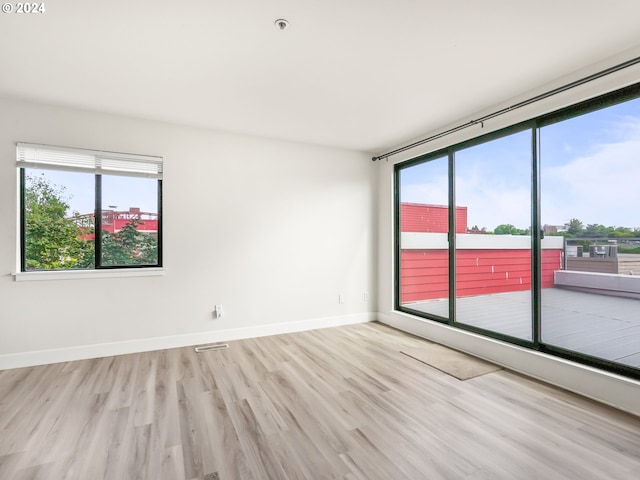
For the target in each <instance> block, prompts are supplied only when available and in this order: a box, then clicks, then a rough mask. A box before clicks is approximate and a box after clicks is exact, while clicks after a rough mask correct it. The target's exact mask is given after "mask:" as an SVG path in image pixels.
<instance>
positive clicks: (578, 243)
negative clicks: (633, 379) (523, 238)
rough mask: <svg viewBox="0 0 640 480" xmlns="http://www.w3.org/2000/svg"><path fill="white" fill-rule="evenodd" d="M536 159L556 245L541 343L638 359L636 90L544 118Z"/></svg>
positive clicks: (639, 126) (639, 111) (639, 102)
mask: <svg viewBox="0 0 640 480" xmlns="http://www.w3.org/2000/svg"><path fill="white" fill-rule="evenodd" d="M578 113H580V112H578ZM540 165H541V183H540V185H541V218H542V224H543V228H544V230H545V232H546V233H547V235H546V238H545V240H546V241H548V240H550V239H553V240H555V241H556V243H558V244H559V246H560V248H562V254H563V257H562V259H561V261H558V259H553V260H552V262H553V266H554V269H555V278H554V279H551V280H550V281H549V282H547V283H546V284H543V288H542V295H541V299H542V318H541V326H542V342H544V343H545V344H547V345H549V346H552V347H559V348H561V349H563V350H569V351H573V352H576V353H578V354H581V355H588V356H591V357H597V358H599V359H603V360H606V361H613V362H616V363H620V364H624V365H628V366H632V367H640V210H639V209H640V99H634V100H630V101H626V102H623V103H619V104H616V105H613V106H610V107H608V108H604V109H599V110H595V111H587V112H585V113H582V114H581V115H578V116H573V115H572V116H568V118H563V117H559V118H557V119H552V123H549V124H547V125H544V126H543V127H542V128H541V129H540ZM543 260H544V257H543ZM549 260H550V259H549V258H547V261H549Z"/></svg>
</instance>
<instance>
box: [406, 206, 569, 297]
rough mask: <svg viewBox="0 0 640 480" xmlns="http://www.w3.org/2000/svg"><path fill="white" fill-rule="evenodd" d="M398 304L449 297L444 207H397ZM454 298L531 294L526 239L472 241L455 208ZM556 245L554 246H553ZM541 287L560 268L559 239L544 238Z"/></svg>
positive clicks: (475, 237)
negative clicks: (398, 221) (525, 292)
mask: <svg viewBox="0 0 640 480" xmlns="http://www.w3.org/2000/svg"><path fill="white" fill-rule="evenodd" d="M400 208H401V209H400V226H401V229H400V237H401V251H400V267H401V268H400V288H401V290H400V291H401V299H400V300H401V302H402V303H408V302H418V301H422V300H431V299H437V298H447V297H448V296H449V250H448V248H449V242H448V238H447V235H446V234H447V231H448V212H449V209H448V208H447V207H446V206H444V205H427V204H416V203H402V204H401V206H400ZM456 234H457V235H456V239H457V244H456V296H459V297H463V296H472V295H486V294H491V293H501V292H512V291H517V290H529V289H531V237H530V236H528V235H477V234H474V233H471V232H469V231H468V230H467V207H457V208H456ZM556 240H559V241H556ZM545 242H546V244H545V245H543V250H542V287H543V288H549V287H552V286H553V279H554V276H553V273H554V271H555V270H560V269H561V268H562V261H561V260H562V237H547V238H546V239H545Z"/></svg>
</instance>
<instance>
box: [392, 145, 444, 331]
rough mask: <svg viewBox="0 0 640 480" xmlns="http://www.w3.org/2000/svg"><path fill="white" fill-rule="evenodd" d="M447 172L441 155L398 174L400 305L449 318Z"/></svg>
mask: <svg viewBox="0 0 640 480" xmlns="http://www.w3.org/2000/svg"><path fill="white" fill-rule="evenodd" d="M448 179H449V167H448V160H447V157H446V156H439V157H436V158H434V159H432V160H429V161H427V162H424V163H420V164H418V165H415V166H410V167H407V168H404V169H402V170H401V171H400V173H399V175H398V187H397V188H398V189H399V195H400V211H399V225H398V227H399V234H400V249H399V256H398V261H399V266H400V268H399V273H400V274H399V285H398V287H399V296H400V298H399V300H400V305H402V306H404V307H406V308H410V309H412V310H416V311H418V312H423V313H428V314H431V315H433V316H436V317H439V318H442V319H447V318H449V206H448V205H449V180H448Z"/></svg>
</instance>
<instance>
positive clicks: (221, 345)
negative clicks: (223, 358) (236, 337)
mask: <svg viewBox="0 0 640 480" xmlns="http://www.w3.org/2000/svg"><path fill="white" fill-rule="evenodd" d="M225 348H229V344H228V343H212V344H211V345H201V346H199V347H196V352H198V353H202V352H210V351H211V350H224V349H225Z"/></svg>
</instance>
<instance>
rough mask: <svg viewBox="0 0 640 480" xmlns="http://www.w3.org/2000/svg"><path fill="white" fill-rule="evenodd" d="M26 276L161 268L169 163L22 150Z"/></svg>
mask: <svg viewBox="0 0 640 480" xmlns="http://www.w3.org/2000/svg"><path fill="white" fill-rule="evenodd" d="M16 157H17V167H18V171H19V174H20V226H21V228H20V245H21V258H20V261H19V263H20V271H21V272H42V271H50V270H55V271H67V270H73V271H78V270H83V271H86V270H98V269H118V268H143V267H161V266H162V157H158V156H149V155H137V154H127V153H114V152H105V151H99V150H87V149H79V148H67V147H58V146H50V145H40V144H33V143H18V144H17V146H16Z"/></svg>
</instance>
